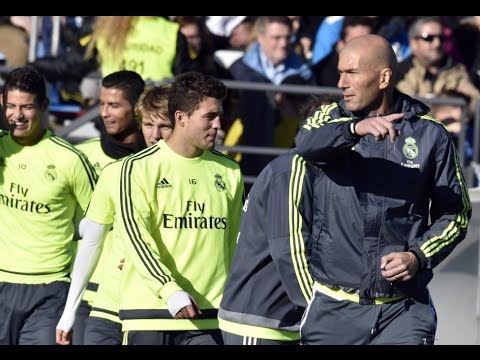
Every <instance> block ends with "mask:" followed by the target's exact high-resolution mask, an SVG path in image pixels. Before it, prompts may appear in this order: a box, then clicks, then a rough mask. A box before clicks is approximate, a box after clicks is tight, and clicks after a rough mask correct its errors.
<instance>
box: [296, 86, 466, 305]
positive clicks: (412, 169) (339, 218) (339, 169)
mask: <svg viewBox="0 0 480 360" xmlns="http://www.w3.org/2000/svg"><path fill="white" fill-rule="evenodd" d="M395 98H396V99H397V101H396V103H395V107H394V109H393V111H392V113H400V112H403V113H404V117H403V118H402V119H400V120H399V121H397V122H396V123H395V128H396V129H397V130H398V131H399V136H398V137H397V138H396V139H395V142H394V143H393V144H392V143H391V142H390V139H389V137H388V136H387V138H386V139H385V140H383V141H378V140H375V138H374V136H372V135H367V136H364V137H360V136H358V135H356V134H355V133H352V131H351V127H350V125H351V123H352V121H359V120H361V119H363V118H364V117H358V114H353V113H351V112H349V111H347V110H346V109H345V108H344V105H343V104H344V103H343V100H342V101H341V102H340V103H338V104H337V103H333V104H330V105H322V106H321V107H320V108H317V109H316V110H315V111H313V112H312V113H311V114H310V115H311V116H310V117H309V118H308V119H307V121H306V124H305V125H304V126H303V127H302V128H301V129H300V131H299V133H298V134H297V137H296V146H297V150H298V152H299V153H300V154H302V155H303V156H304V157H305V158H306V159H310V160H314V161H321V162H324V163H325V165H324V166H323V170H324V172H323V175H322V176H323V177H324V179H323V180H322V181H317V182H316V183H317V186H316V188H315V199H314V203H315V204H316V205H315V211H316V213H315V219H314V223H313V230H312V231H313V235H312V236H313V239H314V241H313V243H312V245H311V246H312V247H311V249H310V251H311V262H310V270H311V272H312V277H313V278H314V280H315V281H317V282H319V283H321V284H324V285H327V286H329V287H334V288H336V287H340V288H341V289H342V290H344V289H347V290H348V291H350V292H352V291H355V292H356V293H358V295H359V302H360V304H374V303H375V299H376V298H385V297H387V298H388V297H394V296H395V297H396V296H409V297H416V296H420V295H423V294H425V292H426V291H427V289H426V286H427V284H428V282H429V281H430V280H431V278H432V276H433V273H432V269H433V268H434V267H435V266H436V265H438V264H439V263H440V262H441V261H442V260H443V259H445V257H446V256H448V255H449V254H450V253H451V252H452V250H453V249H454V248H455V246H456V245H457V244H458V243H459V242H460V241H461V240H463V238H464V237H465V235H466V231H467V226H468V221H469V219H470V216H471V204H470V199H469V195H468V192H467V188H466V186H465V182H464V178H463V174H462V169H461V166H460V164H459V161H458V158H457V155H456V150H455V148H454V145H453V144H452V141H451V137H450V134H449V133H448V132H447V130H446V128H445V127H444V126H443V125H442V124H441V123H439V122H437V121H435V120H434V119H433V118H431V117H430V116H428V115H426V114H427V112H428V111H429V108H428V107H427V106H426V105H424V104H423V103H421V102H419V101H417V100H414V99H412V98H410V97H409V96H407V95H404V94H401V93H399V92H396V93H395ZM356 115H357V116H356ZM403 251H411V252H413V253H414V254H415V255H416V256H417V259H418V260H419V261H420V268H419V270H418V272H417V274H416V275H415V277H414V278H413V279H412V280H410V281H406V282H392V283H391V282H389V281H388V280H386V279H385V278H383V276H382V275H381V269H380V259H381V257H382V256H384V255H387V254H389V253H391V252H403Z"/></svg>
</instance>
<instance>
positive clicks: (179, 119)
mask: <svg viewBox="0 0 480 360" xmlns="http://www.w3.org/2000/svg"><path fill="white" fill-rule="evenodd" d="M186 116H187V115H186V114H185V113H184V112H183V111H181V110H177V111H175V125H177V124H178V125H179V126H185V118H186Z"/></svg>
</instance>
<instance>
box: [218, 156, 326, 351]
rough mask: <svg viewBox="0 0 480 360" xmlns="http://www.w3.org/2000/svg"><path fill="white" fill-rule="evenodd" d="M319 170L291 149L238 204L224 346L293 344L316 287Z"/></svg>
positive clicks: (223, 312)
mask: <svg viewBox="0 0 480 360" xmlns="http://www.w3.org/2000/svg"><path fill="white" fill-rule="evenodd" d="M317 172H318V170H317V169H316V167H314V166H313V165H312V164H310V163H308V162H306V161H305V160H304V159H303V158H302V157H301V156H299V155H298V154H296V153H295V152H294V151H290V152H288V153H286V154H283V155H281V156H279V157H278V158H276V159H275V160H273V161H272V162H270V164H268V165H267V166H266V167H265V169H264V170H263V171H262V172H261V174H260V176H259V177H258V178H257V180H256V181H255V184H254V185H253V187H252V189H251V190H250V193H249V196H248V199H247V201H246V202H245V204H244V207H243V211H244V213H243V217H242V222H241V225H240V232H239V235H238V243H237V247H236V250H235V256H234V259H233V263H232V266H231V269H230V274H229V278H228V280H227V284H226V286H225V290H224V293H223V298H222V302H221V304H220V310H219V312H218V318H219V326H220V329H221V330H222V335H223V339H224V343H225V344H226V345H293V344H298V343H299V339H300V321H301V318H302V315H303V313H304V310H305V307H306V306H307V302H308V300H309V299H310V297H311V294H312V291H313V280H312V278H311V276H310V272H309V270H308V265H307V262H308V247H309V245H308V244H310V243H311V233H312V223H313V215H314V211H313V208H312V203H313V193H314V186H315V185H314V182H315V179H316V174H317Z"/></svg>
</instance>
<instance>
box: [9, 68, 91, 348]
mask: <svg viewBox="0 0 480 360" xmlns="http://www.w3.org/2000/svg"><path fill="white" fill-rule="evenodd" d="M48 103H49V100H48V98H47V97H46V87H45V81H44V79H43V78H42V76H41V75H40V73H38V71H37V70H35V69H34V68H33V67H29V66H26V67H22V68H18V69H15V70H13V71H12V72H10V73H9V74H8V76H7V78H6V80H5V85H4V90H3V93H2V104H3V111H4V116H5V119H6V121H7V123H8V126H9V128H10V131H9V132H2V133H1V134H0V168H1V171H0V174H1V175H0V177H1V181H0V228H1V229H2V230H1V232H0V313H1V314H2V321H1V322H0V344H12V345H13V344H20V345H23V344H25V345H26V344H55V325H56V324H57V322H58V319H59V318H60V315H61V312H62V310H63V306H64V304H65V300H66V297H67V291H68V286H69V270H70V264H71V261H72V246H71V241H72V238H73V235H74V224H73V216H74V212H75V208H76V206H77V205H78V206H80V207H81V208H82V209H83V210H85V209H86V208H87V205H88V201H89V200H90V197H91V194H92V191H93V187H94V185H95V181H96V174H95V171H94V169H93V167H92V166H91V165H90V163H89V162H88V160H87V158H86V157H85V156H84V155H83V153H81V152H80V151H78V150H76V149H75V148H74V147H73V146H72V145H71V144H69V143H68V142H66V141H64V140H62V139H60V138H58V137H56V136H55V135H53V134H52V133H51V132H50V131H49V130H47V129H46V128H45V127H44V126H43V125H42V121H41V117H42V112H44V111H46V110H47V107H48Z"/></svg>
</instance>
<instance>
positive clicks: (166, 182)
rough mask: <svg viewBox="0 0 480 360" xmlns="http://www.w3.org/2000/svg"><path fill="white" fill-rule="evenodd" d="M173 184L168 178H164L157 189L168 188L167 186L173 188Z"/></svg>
mask: <svg viewBox="0 0 480 360" xmlns="http://www.w3.org/2000/svg"><path fill="white" fill-rule="evenodd" d="M171 187H172V185H170V183H169V182H168V181H167V179H165V178H163V179H162V180H160V182H159V183H158V185H157V189H166V188H171Z"/></svg>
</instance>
